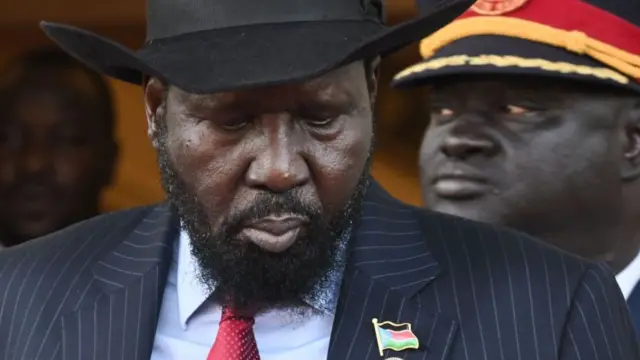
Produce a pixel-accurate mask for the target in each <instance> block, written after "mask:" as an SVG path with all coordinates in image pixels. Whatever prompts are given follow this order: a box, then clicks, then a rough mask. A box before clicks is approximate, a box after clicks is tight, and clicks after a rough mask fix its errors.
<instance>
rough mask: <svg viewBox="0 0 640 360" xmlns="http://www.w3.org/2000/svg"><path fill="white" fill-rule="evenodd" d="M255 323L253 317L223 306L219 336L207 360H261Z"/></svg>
mask: <svg viewBox="0 0 640 360" xmlns="http://www.w3.org/2000/svg"><path fill="white" fill-rule="evenodd" d="M253 323H254V318H253V317H251V316H246V315H239V314H237V313H235V312H234V311H233V309H229V308H226V307H225V308H223V309H222V319H221V320H220V329H219V330H218V336H217V337H216V341H215V342H214V343H213V347H212V348H211V351H209V356H207V360H260V355H259V354H258V345H257V344H256V338H255V336H254V335H253Z"/></svg>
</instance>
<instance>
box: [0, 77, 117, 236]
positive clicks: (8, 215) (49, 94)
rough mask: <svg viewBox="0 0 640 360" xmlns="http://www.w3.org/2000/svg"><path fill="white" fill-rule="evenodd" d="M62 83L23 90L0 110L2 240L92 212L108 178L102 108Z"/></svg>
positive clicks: (59, 225) (49, 229)
mask: <svg viewBox="0 0 640 360" xmlns="http://www.w3.org/2000/svg"><path fill="white" fill-rule="evenodd" d="M76 95H77V94H75V93H74V91H73V90H72V89H69V88H68V87H65V86H63V85H62V84H55V85H54V84H48V85H47V86H41V87H34V88H26V89H22V90H21V91H20V92H19V93H18V94H14V96H11V98H10V99H3V100H6V102H7V104H6V107H3V109H4V110H5V111H4V113H2V114H0V203H2V206H1V207H0V223H1V224H0V229H2V233H0V241H5V242H7V244H6V245H13V244H15V243H19V242H22V241H26V240H29V239H31V238H34V237H38V236H42V235H46V234H48V233H50V232H52V231H55V230H58V229H60V228H62V227H65V226H67V225H69V224H71V223H73V222H76V221H79V220H82V219H85V218H86V217H87V216H93V215H94V214H95V211H96V210H97V209H96V205H97V203H98V198H99V195H100V190H101V189H102V188H103V187H104V186H105V185H107V184H108V182H109V181H110V178H109V177H110V175H111V174H110V173H111V169H112V166H113V158H112V156H111V155H112V153H111V152H110V151H109V150H107V149H110V146H112V143H111V142H110V138H109V137H108V136H105V135H104V134H105V133H106V132H105V128H104V121H103V120H102V119H100V118H99V117H100V116H103V114H97V113H96V111H95V106H91V105H89V104H88V103H86V102H84V101H82V100H81V99H80V96H76Z"/></svg>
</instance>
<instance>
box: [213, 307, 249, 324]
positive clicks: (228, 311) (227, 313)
mask: <svg viewBox="0 0 640 360" xmlns="http://www.w3.org/2000/svg"><path fill="white" fill-rule="evenodd" d="M254 317H255V313H254V312H252V311H247V310H238V309H235V308H232V307H227V306H225V307H223V308H222V319H221V320H220V322H225V321H240V322H243V323H245V324H250V325H253V323H254V321H255V319H254Z"/></svg>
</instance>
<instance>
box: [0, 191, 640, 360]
mask: <svg viewBox="0 0 640 360" xmlns="http://www.w3.org/2000/svg"><path fill="white" fill-rule="evenodd" d="M177 230H178V228H177V220H176V219H175V216H174V215H173V214H172V212H171V211H170V210H169V207H168V206H166V205H158V206H153V207H146V208H139V209H133V210H130V211H124V212H118V213H113V214H109V215H104V216H101V217H98V218H95V219H92V220H89V221H86V222H83V223H81V224H78V225H75V226H73V227H70V228H68V229H66V230H63V231H60V232H58V233H56V234H53V235H51V236H48V237H46V238H42V239H39V240H35V241H33V242H30V243H28V244H25V245H24V246H21V247H16V248H11V249H8V250H5V251H3V252H1V253H0V299H1V306H0V360H50V359H58V360H62V359H64V360H124V359H126V360H129V359H130V360H142V359H149V357H150V354H151V351H152V347H153V341H154V333H155V328H156V322H157V317H158V311H159V308H160V305H161V304H160V301H161V299H162V291H163V289H164V285H165V280H166V277H167V271H168V268H169V262H170V259H171V248H172V246H171V243H172V242H173V241H174V240H175V239H177ZM372 318H378V319H379V320H380V321H393V322H407V323H411V324H412V329H413V331H414V333H415V334H416V336H417V337H418V339H419V340H420V348H419V349H418V350H407V351H402V352H392V351H389V350H385V351H384V357H381V356H380V355H379V353H378V349H377V345H376V340H375V335H374V332H373V328H372V324H371V320H372ZM635 339H636V337H635V334H634V333H633V330H632V325H631V321H630V318H629V314H628V310H627V307H626V305H625V302H624V299H623V298H622V295H621V293H620V291H619V289H618V288H617V285H616V283H615V280H614V277H613V275H612V274H611V273H610V272H609V270H607V268H606V267H604V266H601V265H597V264H592V263H588V262H585V261H582V260H579V259H577V258H575V257H573V256H571V255H567V254H565V253H561V252H559V251H557V250H554V249H550V248H548V247H546V246H544V245H542V244H540V243H538V242H536V241H535V240H532V239H531V238H529V237H527V236H526V235H522V234H520V233H517V232H514V231H510V230H504V229H500V228H497V227H493V226H491V225H486V224H480V223H476V222H472V221H468V220H463V219H459V218H456V217H451V216H447V215H442V214H437V213H433V212H427V211H425V210H420V209H416V208H413V207H410V206H407V205H404V204H402V203H400V202H398V201H397V200H395V199H393V198H392V197H391V196H389V195H388V194H387V193H386V192H384V190H382V189H381V188H380V187H379V186H378V185H377V184H375V183H374V184H373V185H372V186H371V188H370V189H369V192H368V194H367V197H366V204H365V209H364V214H363V218H362V221H361V223H360V224H359V226H358V228H357V231H356V232H355V235H354V238H353V239H352V241H351V250H350V256H349V261H348V266H347V270H346V273H345V277H344V281H343V285H342V289H341V294H340V301H339V306H338V311H337V314H336V318H335V324H334V327H333V334H332V339H331V343H330V349H329V359H330V360H346V359H354V360H362V359H382V358H393V357H397V358H400V359H406V360H441V359H442V360H443V359H448V360H471V359H473V360H478V359H481V360H541V359H544V360H548V359H563V360H596V359H598V360H634V359H640V350H639V346H638V343H637V341H636V340H635ZM185 360H187V359H185ZM188 360H191V359H188ZM194 360H197V359H194Z"/></svg>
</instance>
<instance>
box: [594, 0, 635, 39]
mask: <svg viewBox="0 0 640 360" xmlns="http://www.w3.org/2000/svg"><path fill="white" fill-rule="evenodd" d="M582 1H584V2H585V3H587V4H590V5H593V6H595V7H597V8H600V9H602V10H604V11H607V12H609V13H611V14H613V15H615V16H617V17H619V18H621V19H625V20H627V21H628V22H630V23H632V24H633V25H635V26H637V27H639V28H640V0H582ZM638 41H640V40H638Z"/></svg>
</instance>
